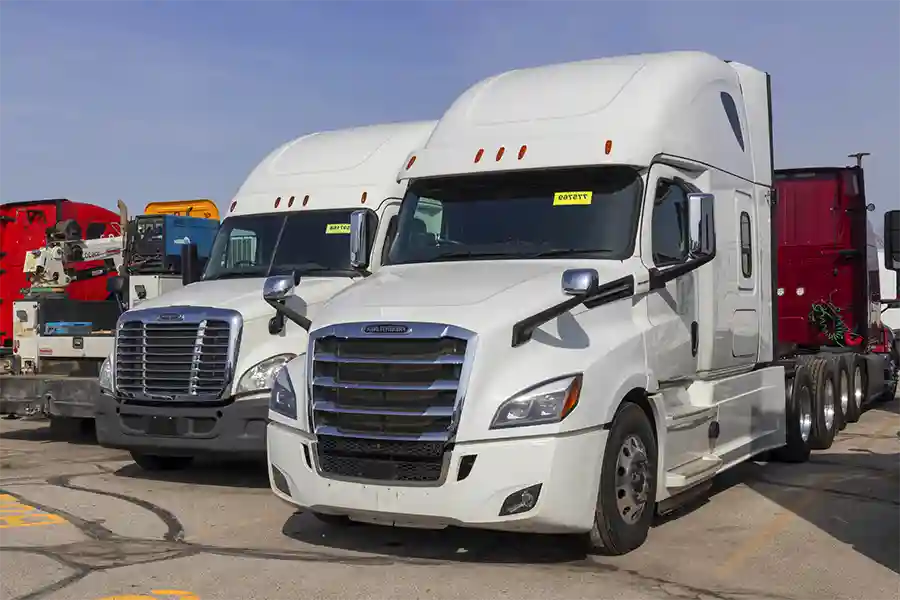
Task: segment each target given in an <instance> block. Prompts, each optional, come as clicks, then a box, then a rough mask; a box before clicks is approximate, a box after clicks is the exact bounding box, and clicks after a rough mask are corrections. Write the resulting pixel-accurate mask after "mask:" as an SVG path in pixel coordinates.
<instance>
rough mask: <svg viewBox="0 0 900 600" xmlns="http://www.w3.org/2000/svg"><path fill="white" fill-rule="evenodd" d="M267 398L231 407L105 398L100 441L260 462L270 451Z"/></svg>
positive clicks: (100, 408)
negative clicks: (146, 403)
mask: <svg viewBox="0 0 900 600" xmlns="http://www.w3.org/2000/svg"><path fill="white" fill-rule="evenodd" d="M268 412H269V398H268V396H267V395H262V396H256V397H250V398H245V399H242V400H237V401H235V402H232V403H231V404H229V405H227V406H212V407H206V406H201V407H173V406H134V405H130V404H126V403H124V402H120V401H118V400H116V399H115V398H113V397H112V396H109V395H107V394H102V395H101V397H100V400H99V402H98V404H97V416H96V423H97V441H98V442H99V443H100V445H101V446H105V447H107V448H119V449H123V450H130V451H133V452H143V453H146V454H157V455H170V456H195V455H202V454H217V455H227V456H230V457H233V458H253V459H258V458H262V457H264V456H265V453H266V417H267V416H268Z"/></svg>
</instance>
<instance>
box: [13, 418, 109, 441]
mask: <svg viewBox="0 0 900 600" xmlns="http://www.w3.org/2000/svg"><path fill="white" fill-rule="evenodd" d="M9 420H10V421H14V422H20V423H34V424H36V425H39V426H37V427H27V428H21V429H11V430H9V431H0V439H4V440H18V441H24V442H39V443H43V444H49V443H52V442H57V443H59V442H67V443H69V444H77V445H79V446H97V445H98V444H97V434H96V432H95V431H94V421H93V420H92V419H78V420H73V421H68V420H66V421H55V422H52V423H51V422H50V421H48V420H46V419H42V420H40V421H36V420H31V419H9Z"/></svg>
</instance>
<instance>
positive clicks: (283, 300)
mask: <svg viewBox="0 0 900 600" xmlns="http://www.w3.org/2000/svg"><path fill="white" fill-rule="evenodd" d="M295 285H296V284H295V283H294V276H293V275H273V276H271V277H266V280H265V282H264V283H263V293H262V295H263V300H265V301H266V302H267V303H268V304H269V306H271V307H272V308H274V309H275V313H276V314H275V316H274V317H272V318H271V319H270V320H269V333H270V334H272V335H278V334H279V333H281V332H282V331H283V330H284V320H285V318H287V319H290V320H291V321H293V322H294V323H296V324H297V325H299V326H300V327H302V328H303V329H305V330H306V331H309V328H310V327H312V321H310V320H309V319H308V318H306V317H305V316H304V315H302V314H300V312H299V311H297V310H295V309H294V308H291V307H290V306H288V303H289V302H292V301H293V302H294V303H295V304H296V303H297V302H299V301H300V299H299V298H297V297H296V296H294V286H295Z"/></svg>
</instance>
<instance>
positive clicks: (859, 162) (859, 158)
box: [847, 152, 872, 168]
mask: <svg viewBox="0 0 900 600" xmlns="http://www.w3.org/2000/svg"><path fill="white" fill-rule="evenodd" d="M871 154H872V153H871V152H857V153H856V154H848V155H847V158H855V159H856V166H857V167H858V168H862V159H863V157H864V156H869V155H871Z"/></svg>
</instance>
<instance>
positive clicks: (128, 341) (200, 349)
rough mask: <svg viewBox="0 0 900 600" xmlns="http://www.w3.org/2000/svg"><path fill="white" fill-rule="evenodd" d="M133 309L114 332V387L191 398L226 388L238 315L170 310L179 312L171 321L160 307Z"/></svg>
mask: <svg viewBox="0 0 900 600" xmlns="http://www.w3.org/2000/svg"><path fill="white" fill-rule="evenodd" d="M207 310H209V309H207ZM151 311H152V312H151ZM129 312H135V316H134V317H133V318H131V319H129V318H128V317H129V316H131V315H129V313H126V314H125V315H123V318H122V319H120V322H119V324H118V330H117V333H116V354H115V387H116V390H117V391H118V392H119V393H120V394H121V395H123V396H124V397H126V398H134V399H138V400H156V401H158V400H178V401H183V400H188V401H190V400H210V399H217V398H220V397H221V396H222V395H223V394H224V393H225V392H226V391H227V388H228V385H229V384H230V383H231V370H232V369H231V365H232V364H233V354H234V352H235V349H236V333H237V332H236V331H235V327H238V328H239V326H240V324H239V321H238V323H237V324H236V323H234V320H233V319H232V320H230V319H225V318H201V319H196V320H195V319H191V318H190V317H191V316H195V315H190V314H189V315H184V314H180V313H169V314H178V315H179V316H180V317H181V318H179V319H177V320H171V321H168V320H161V319H160V314H163V313H160V312H159V310H154V309H147V310H146V311H129ZM138 313H140V314H138ZM196 316H203V315H202V314H200V315H196Z"/></svg>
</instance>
